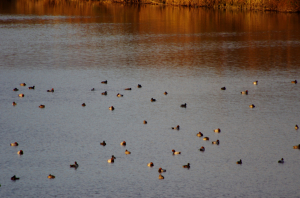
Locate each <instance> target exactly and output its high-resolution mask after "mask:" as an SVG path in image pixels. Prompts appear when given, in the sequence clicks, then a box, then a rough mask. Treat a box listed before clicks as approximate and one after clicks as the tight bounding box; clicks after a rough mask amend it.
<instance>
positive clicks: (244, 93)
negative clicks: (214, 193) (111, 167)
mask: <svg viewBox="0 0 300 198" xmlns="http://www.w3.org/2000/svg"><path fill="white" fill-rule="evenodd" d="M101 83H102V84H107V80H105V81H102V82H101ZM291 83H293V84H297V80H294V81H291ZM253 84H254V85H258V81H254V82H253ZM20 86H26V83H21V84H20ZM137 88H142V85H140V84H138V85H137ZM28 89H32V90H34V89H35V86H31V87H28ZM124 90H131V88H125V89H124ZM221 90H226V87H221ZM13 91H19V89H18V88H14V89H13ZM91 91H95V88H92V89H91ZM47 92H52V93H53V92H54V88H52V89H49V90H47ZM240 93H241V94H242V95H248V90H245V91H241V92H240ZM101 94H102V95H107V91H104V92H102V93H101ZM167 94H168V93H167V92H164V95H167ZM18 96H19V97H25V95H24V94H22V93H20V94H18ZM116 96H117V97H123V95H122V94H120V93H117V95H116ZM150 101H151V102H156V99H154V98H151V99H150ZM12 105H13V106H16V105H17V103H16V102H13V103H12ZM82 106H83V107H85V106H86V104H85V103H82ZM45 107H46V106H45V105H44V104H41V105H40V106H39V108H45ZM179 107H181V108H187V103H184V104H181V105H180V106H179ZM249 108H255V105H254V104H250V105H249ZM108 109H109V110H111V111H114V110H115V108H114V107H113V106H110V107H108ZM143 123H144V124H147V121H146V120H144V121H143ZM171 129H173V130H180V126H179V125H177V126H174V127H171ZM298 129H299V126H298V125H297V124H296V125H295V130H298ZM213 131H214V132H215V133H221V129H220V128H217V129H214V130H213ZM196 136H198V137H201V138H203V140H204V141H209V140H210V139H209V137H207V136H204V134H203V133H202V132H199V133H197V134H196ZM212 144H214V145H219V144H220V141H219V140H218V139H217V140H215V141H212ZM100 145H101V146H106V142H105V141H102V142H100ZM120 145H121V146H126V145H127V143H126V141H122V142H121V143H120ZM10 146H12V147H17V146H19V143H18V142H13V143H11V144H10ZM293 148H294V149H300V144H299V145H295V146H293ZM199 151H200V152H205V147H204V146H202V147H201V148H199ZM124 153H125V155H130V154H131V152H130V151H128V150H127V149H126V150H125V152H124ZM172 153H173V155H180V154H181V151H175V150H174V149H173V150H172ZM17 154H18V155H23V154H24V151H23V150H19V151H18V152H17ZM115 160H116V157H115V156H114V155H112V156H111V158H109V159H108V160H107V162H108V163H114V162H115ZM278 163H281V164H282V163H284V159H283V158H281V159H280V160H279V161H278ZM236 164H242V159H240V160H238V161H237V162H236ZM147 166H148V167H154V163H153V162H149V163H148V164H147ZM78 167H79V164H78V163H77V161H75V162H74V164H70V168H75V169H77V168H78ZM182 167H183V168H187V169H189V168H190V167H191V164H190V163H187V164H186V165H182ZM158 172H159V177H158V178H159V179H164V176H163V175H162V174H161V173H163V172H166V169H162V168H161V167H159V168H158ZM45 177H46V176H45ZM47 177H48V178H49V179H55V176H54V175H51V174H49V175H48V176H47ZM19 179H20V178H18V177H17V176H16V175H14V176H12V177H11V180H13V181H16V180H19Z"/></svg>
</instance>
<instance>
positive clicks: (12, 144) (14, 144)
mask: <svg viewBox="0 0 300 198" xmlns="http://www.w3.org/2000/svg"><path fill="white" fill-rule="evenodd" d="M10 146H19V144H18V142H14V143H10Z"/></svg>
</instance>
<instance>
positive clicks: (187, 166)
mask: <svg viewBox="0 0 300 198" xmlns="http://www.w3.org/2000/svg"><path fill="white" fill-rule="evenodd" d="M182 167H183V168H190V167H191V166H190V163H187V165H183V166H182Z"/></svg>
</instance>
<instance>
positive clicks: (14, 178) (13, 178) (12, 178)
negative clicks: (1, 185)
mask: <svg viewBox="0 0 300 198" xmlns="http://www.w3.org/2000/svg"><path fill="white" fill-rule="evenodd" d="M10 179H11V180H13V181H16V180H19V179H20V178H18V177H16V175H14V176H12V177H11V178H10Z"/></svg>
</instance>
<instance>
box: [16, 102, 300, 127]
mask: <svg viewBox="0 0 300 198" xmlns="http://www.w3.org/2000/svg"><path fill="white" fill-rule="evenodd" d="M13 105H14V104H13ZM298 129H299V127H298V125H297V124H296V125H295V130H298Z"/></svg>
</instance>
